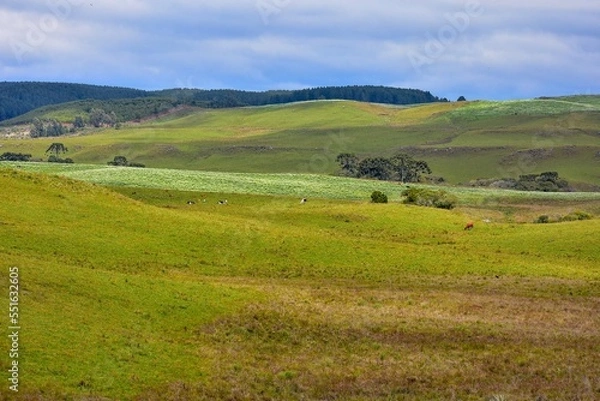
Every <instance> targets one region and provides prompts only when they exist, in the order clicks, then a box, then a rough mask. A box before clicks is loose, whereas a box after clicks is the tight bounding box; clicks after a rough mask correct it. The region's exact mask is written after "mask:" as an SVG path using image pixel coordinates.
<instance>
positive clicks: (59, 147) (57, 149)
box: [45, 142, 69, 158]
mask: <svg viewBox="0 0 600 401" xmlns="http://www.w3.org/2000/svg"><path fill="white" fill-rule="evenodd" d="M68 151H69V149H67V148H66V147H65V145H63V144H62V143H59V142H54V143H53V144H52V145H50V147H48V149H46V152H45V153H50V152H51V153H54V156H55V157H56V158H58V157H59V156H60V154H61V153H67V152H68Z"/></svg>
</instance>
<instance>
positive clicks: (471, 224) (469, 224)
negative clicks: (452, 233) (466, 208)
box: [465, 221, 474, 230]
mask: <svg viewBox="0 0 600 401" xmlns="http://www.w3.org/2000/svg"><path fill="white" fill-rule="evenodd" d="M473 227H474V225H473V222H472V221H470V222H468V223H467V225H466V226H465V230H471V229H472V228H473Z"/></svg>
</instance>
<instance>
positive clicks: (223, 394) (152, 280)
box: [0, 164, 600, 400]
mask: <svg viewBox="0 0 600 401" xmlns="http://www.w3.org/2000/svg"><path fill="white" fill-rule="evenodd" d="M3 166H5V165H3ZM28 166H34V165H33V164H31V165H28ZM61 167H64V166H61ZM38 169H41V167H40V166H38ZM71 169H72V170H73V171H71V172H70V173H69V174H71V173H76V172H77V173H85V172H88V173H94V172H98V171H108V172H110V173H113V174H114V173H117V172H118V171H120V169H110V168H108V167H102V168H98V169H93V168H91V167H89V166H73V167H72V168H71ZM64 170H68V168H65V169H64ZM131 171H135V173H131V174H137V173H140V174H141V173H142V172H144V173H146V174H148V173H152V172H151V171H150V172H148V171H145V169H131ZM47 173H48V171H46V173H41V172H32V171H24V168H4V167H3V168H0V184H1V185H2V188H4V189H5V191H4V192H3V198H2V200H3V202H2V208H0V231H1V233H2V239H3V240H2V242H1V243H0V255H1V257H2V260H3V264H4V265H5V267H6V269H8V267H9V266H18V267H19V271H20V274H21V299H22V301H21V305H22V306H21V308H22V318H21V319H22V321H21V326H22V330H21V332H22V338H21V344H22V345H21V348H22V349H21V355H22V356H21V357H20V358H21V359H20V362H21V367H22V371H21V372H22V373H21V390H20V395H21V398H22V399H28V400H57V399H79V400H84V399H85V400H92V399H114V400H117V399H118V400H174V399H177V400H182V399H199V400H202V399H205V400H214V399H229V400H266V399H272V400H296V399H309V400H312V399H314V400H317V399H318V400H323V399H331V400H333V399H347V400H376V399H377V400H379V399H392V400H420V399H452V398H454V399H461V400H482V399H487V398H489V397H493V396H496V397H505V398H504V399H508V400H534V399H540V397H545V399H552V400H567V399H569V400H570V399H581V400H593V399H595V398H597V396H598V395H599V394H600V371H599V370H598V364H597V352H596V351H597V344H598V341H599V340H600V338H599V337H600V333H599V331H598V327H600V320H599V318H598V316H599V315H598V313H597V312H598V310H599V308H600V268H599V265H598V260H600V250H599V248H598V247H597V244H598V232H599V231H598V229H599V228H600V227H599V223H600V220H597V219H592V220H587V221H575V222H564V223H554V224H531V223H526V224H522V223H515V222H505V221H501V222H500V221H499V222H490V223H484V222H482V221H480V220H476V224H475V229H473V230H471V231H465V230H463V227H464V223H465V221H466V219H468V218H473V217H474V215H473V211H474V210H475V211H476V210H478V209H473V207H475V206H476V205H475V204H473V203H471V204H468V205H467V206H464V207H461V208H458V209H457V210H453V211H447V210H438V209H431V208H423V207H414V206H408V205H403V204H401V203H400V202H398V201H394V202H392V203H389V204H372V203H370V202H368V200H367V199H363V198H362V197H361V198H354V197H353V196H347V197H346V198H340V197H334V198H329V197H327V196H325V195H326V194H327V191H326V190H324V191H323V192H321V193H320V194H321V197H315V198H309V201H308V202H307V203H306V204H300V203H299V199H298V197H297V196H295V194H291V195H285V196H284V195H281V194H268V193H262V194H261V193H260V192H261V191H264V190H266V189H268V188H271V187H272V182H269V183H268V184H267V185H265V186H264V187H261V186H259V185H250V186H248V187H247V188H253V192H251V193H243V192H242V191H240V190H238V191H231V192H228V193H227V192H225V193H223V192H211V191H209V190H207V189H209V188H207V187H203V189H200V190H198V188H185V189H177V188H175V187H174V186H172V187H169V188H164V187H163V188H151V187H148V186H143V185H138V186H129V183H125V182H123V183H121V184H123V185H119V186H111V187H110V188H109V187H106V186H104V185H105V184H110V185H115V182H114V181H107V182H104V183H101V184H102V185H100V184H99V183H86V182H83V181H81V180H79V179H73V178H69V177H66V176H63V175H62V174H64V171H63V172H61V173H60V174H61V175H55V174H47ZM54 173H56V171H54ZM197 174H199V175H198V176H196V178H198V177H200V176H202V174H203V173H197ZM67 175H68V174H67ZM140 177H146V176H144V175H141V176H140ZM233 177H237V176H236V175H232V176H230V177H229V178H230V179H233ZM88 178H89V177H88ZM204 178H205V179H206V180H205V183H210V182H212V181H213V180H212V179H208V178H209V176H206V177H204ZM238 178H239V177H238ZM269 178H270V179H272V180H273V179H274V178H275V177H269ZM279 178H280V180H282V182H286V180H288V179H289V177H285V176H284V177H279ZM310 178H312V176H309V177H304V179H305V180H306V179H310ZM333 178H335V177H333ZM146 179H148V180H149V181H147V182H153V181H154V179H155V178H146ZM294 179H296V180H297V179H298V177H294ZM337 179H339V178H337ZM119 180H120V178H119V179H117V180H116V181H119ZM340 180H341V179H340ZM191 181H194V180H191ZM354 181H358V180H354ZM177 182H178V181H177V180H172V181H170V183H171V184H174V183H177ZM240 182H243V179H242V180H240ZM308 182H311V181H310V180H309V181H308ZM340 183H348V181H346V180H341V181H340V182H338V183H337V184H338V186H340V185H339V184H340ZM305 184H307V182H305ZM360 184H361V185H363V183H360ZM367 184H376V183H373V182H367ZM220 185H225V184H222V183H221V184H220ZM275 186H276V185H275ZM234 187H235V185H234V184H231V187H229V186H225V188H228V189H231V188H234ZM563 196H564V195H563ZM223 198H227V199H229V202H228V203H229V204H228V205H227V206H225V205H219V204H218V203H217V201H218V200H219V199H223ZM190 199H193V200H194V201H195V203H194V204H188V201H189V200H190ZM204 201H205V202H204ZM588 201H590V200H589V199H588V200H586V202H588ZM512 202H513V203H515V204H519V203H520V202H521V201H518V200H517V199H512ZM553 202H554V201H552V202H549V203H548V206H549V207H550V206H552V205H554V206H555V203H553ZM557 202H558V201H557ZM560 202H562V201H560ZM560 202H559V203H560ZM570 202H575V203H577V201H576V200H573V199H571V200H570ZM521 203H522V202H521ZM525 203H527V202H526V201H525ZM536 203H537V202H536ZM2 282H3V284H2V285H4V286H7V285H8V275H7V274H5V275H3V276H2ZM7 362H8V361H7V360H5V359H3V361H2V363H3V365H2V368H3V370H4V371H6V370H7V369H8V365H7ZM0 391H1V394H3V396H4V397H5V398H6V399H12V398H11V394H10V392H9V391H8V390H7V389H6V388H3V389H0Z"/></svg>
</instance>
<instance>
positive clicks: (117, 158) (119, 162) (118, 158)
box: [108, 156, 129, 166]
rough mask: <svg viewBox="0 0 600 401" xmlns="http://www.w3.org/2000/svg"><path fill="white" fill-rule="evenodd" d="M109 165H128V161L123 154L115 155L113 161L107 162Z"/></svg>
mask: <svg viewBox="0 0 600 401" xmlns="http://www.w3.org/2000/svg"><path fill="white" fill-rule="evenodd" d="M108 165H110V166H129V162H128V161H127V158H126V157H125V156H115V158H114V159H113V161H110V162H108Z"/></svg>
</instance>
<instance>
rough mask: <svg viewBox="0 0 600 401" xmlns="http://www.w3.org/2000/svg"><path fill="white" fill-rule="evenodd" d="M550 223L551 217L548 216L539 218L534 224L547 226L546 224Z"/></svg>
mask: <svg viewBox="0 0 600 401" xmlns="http://www.w3.org/2000/svg"><path fill="white" fill-rule="evenodd" d="M549 222H550V217H548V215H545V214H543V215H541V216H540V217H538V218H537V219H536V220H535V221H534V223H539V224H545V223H549Z"/></svg>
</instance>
